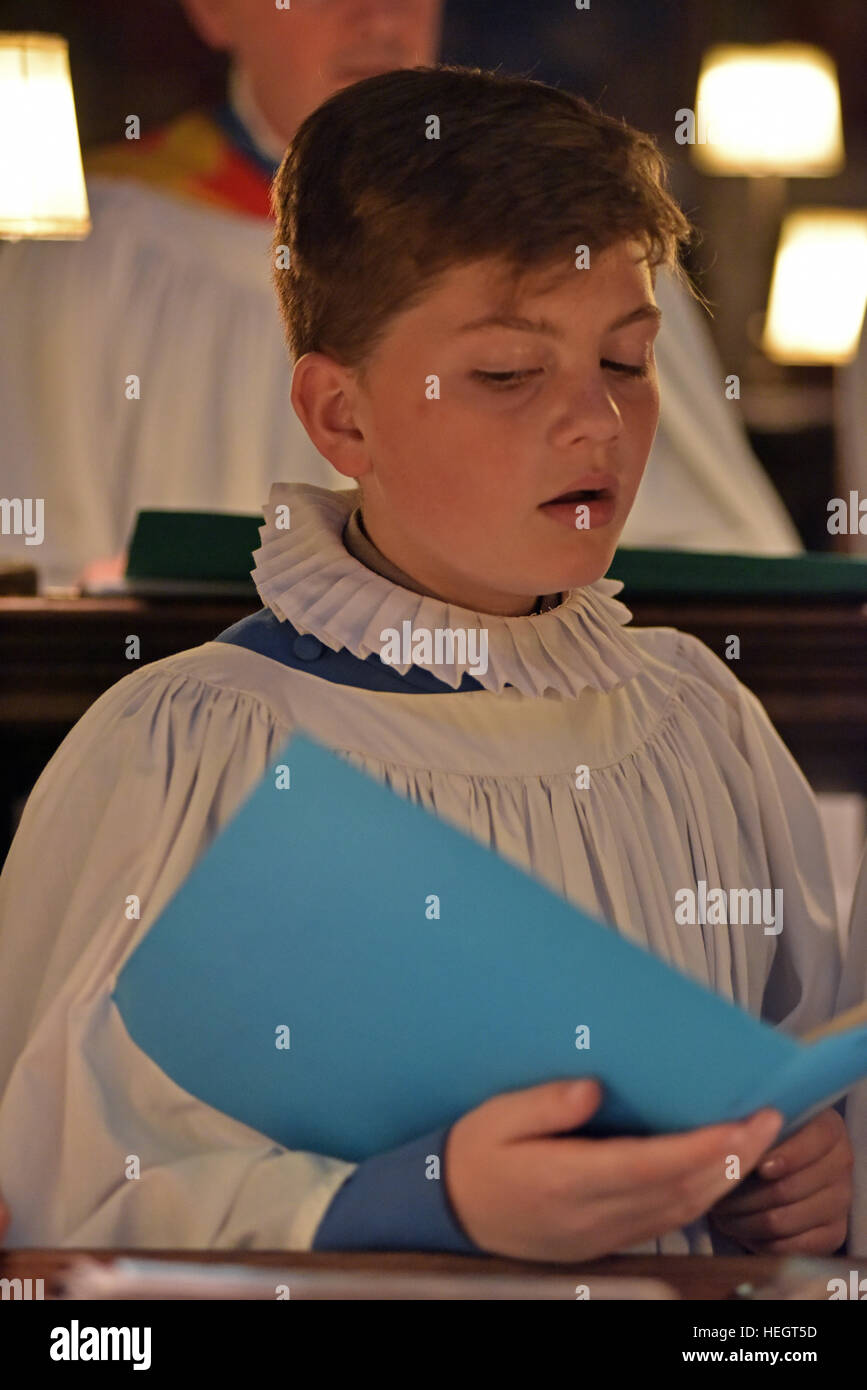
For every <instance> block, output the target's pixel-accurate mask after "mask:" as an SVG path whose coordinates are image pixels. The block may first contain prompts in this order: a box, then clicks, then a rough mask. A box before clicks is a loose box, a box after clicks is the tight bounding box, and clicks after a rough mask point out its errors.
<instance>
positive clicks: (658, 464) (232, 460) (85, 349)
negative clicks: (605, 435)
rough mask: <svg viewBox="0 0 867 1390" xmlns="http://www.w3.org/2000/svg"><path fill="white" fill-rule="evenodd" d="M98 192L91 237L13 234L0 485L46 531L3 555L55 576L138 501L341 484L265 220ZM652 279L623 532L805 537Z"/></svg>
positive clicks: (162, 503) (226, 506)
mask: <svg viewBox="0 0 867 1390" xmlns="http://www.w3.org/2000/svg"><path fill="white" fill-rule="evenodd" d="M88 191H89V194H90V200H91V212H92V217H93V232H92V234H91V236H90V237H89V238H88V239H87V240H86V241H83V242H76V243H60V242H54V243H52V242H43V243H37V242H24V241H22V242H20V243H18V244H17V245H7V246H3V247H0V303H2V306H3V313H2V322H0V419H2V421H3V436H4V438H3V443H2V445H0V448H2V454H0V475H2V486H0V491H2V494H3V496H6V497H20V498H28V497H41V498H43V499H44V502H45V529H46V534H45V540H44V543H43V544H42V545H41V546H38V547H37V546H29V545H26V544H25V542H24V538H23V537H21V536H13V535H8V536H3V535H2V534H0V558H3V559H16V560H24V561H27V562H28V563H31V564H36V565H38V566H39V567H40V570H41V578H42V582H43V584H46V583H48V584H52V583H59V584H63V583H70V582H72V581H73V580H74V579H75V578H76V576H77V575H78V573H79V572H80V571H81V569H82V568H83V567H84V565H85V564H87V563H88V562H89V561H91V560H95V559H99V558H104V557H106V556H108V555H114V554H117V553H118V552H119V551H121V550H122V549H123V548H124V547H125V546H126V544H127V542H128V540H129V535H130V531H131V527H132V524H133V521H134V518H135V514H136V511H137V510H138V509H139V508H141V507H170V508H171V507H177V508H193V509H195V508H199V509H208V510H214V511H242V512H255V511H256V510H257V509H258V507H259V505H260V502H261V499H262V498H263V497H265V496H267V493H268V487H269V486H270V483H271V481H272V480H273V479H274V478H285V479H286V480H287V481H290V482H309V483H314V484H317V485H321V486H324V487H329V488H332V487H335V488H336V487H342V486H347V483H346V480H344V479H343V478H342V477H341V475H339V474H338V473H337V472H336V471H335V470H334V469H333V468H332V466H331V464H330V463H328V461H327V460H326V459H324V458H323V457H322V455H321V454H320V453H319V452H318V451H317V450H316V449H315V448H314V446H313V444H312V443H311V441H310V439H309V438H308V436H307V434H306V432H305V430H304V429H303V427H302V426H301V424H300V422H299V420H298V417H297V416H296V415H295V412H294V410H293V409H292V406H291V403H290V400H289V388H290V379H291V371H290V365H289V362H288V359H287V355H286V349H285V345H284V341H283V336H282V329H281V327H280V322H279V316H278V310H277V304H276V297H275V293H274V290H273V288H272V286H271V281H270V260H269V242H270V223H267V222H265V221H263V220H261V219H259V218H252V217H246V216H235V215H232V214H229V213H225V212H222V211H217V210H216V209H213V208H209V207H199V206H196V205H195V204H194V203H192V202H182V201H180V200H178V199H176V198H174V197H171V196H168V195H164V194H161V193H158V192H156V191H154V190H153V189H151V188H147V187H145V186H143V185H139V184H136V183H134V182H132V181H127V180H113V179H105V178H91V179H90V180H89V181H88ZM657 294H658V298H659V302H660V304H661V305H662V307H663V311H664V315H665V318H664V322H663V328H662V330H661V332H660V335H659V340H658V348H657V357H658V361H659V372H660V384H661V392H662V413H661V422H660V426H659V430H658V432H657V437H656V440H655V442H654V445H653V449H652V451H651V456H650V461H649V464H648V472H647V476H646V478H645V481H644V483H643V485H642V488H641V489H640V492H639V495H638V499H637V501H636V503H635V506H634V508H633V511H632V514H631V516H630V518H629V520H628V521H627V524H626V529H625V531H624V535H623V542H624V544H626V545H652V546H656V545H661V546H677V547H682V548H685V549H694V550H702V549H704V550H729V551H744V552H755V553H758V554H777V553H786V552H794V551H796V550H798V549H799V548H800V547H799V542H798V539H797V535H796V532H795V530H794V528H793V526H792V524H791V522H790V521H789V519H788V517H787V514H786V512H785V509H784V508H783V506H782V503H781V502H780V500H779V498H778V497H777V495H776V493H775V492H774V490H773V488H772V486H771V484H770V482H769V481H768V479H767V478H766V476H765V474H764V473H763V472H762V469H761V467H760V465H759V464H758V462H757V460H756V459H755V457H754V456H753V454H752V453H751V452H750V449H749V446H748V444H747V441H746V436H745V435H744V432H743V428H742V426H741V424H740V423H739V419H738V416H737V411H738V406H737V403H736V402H732V401H726V399H725V396H724V388H723V382H724V377H723V371H722V367H721V364H720V363H719V362H718V360H717V358H716V356H715V352H714V348H713V345H712V342H711V338H710V334H709V332H708V330H707V327H706V324H705V323H703V322H702V311H701V310H699V308H698V307H697V306H696V304H695V302H694V301H693V300H692V299H691V298H690V296H689V295H688V294H687V293H686V291H685V290H683V289H682V288H681V287H680V286H679V285H676V284H674V283H673V282H671V281H670V280H669V279H668V277H667V276H666V275H664V274H663V275H660V277H659V282H658V285H657ZM130 375H136V376H138V377H139V380H140V393H141V394H140V399H139V400H134V399H133V400H129V399H127V396H126V394H125V391H126V379H127V377H128V376H130Z"/></svg>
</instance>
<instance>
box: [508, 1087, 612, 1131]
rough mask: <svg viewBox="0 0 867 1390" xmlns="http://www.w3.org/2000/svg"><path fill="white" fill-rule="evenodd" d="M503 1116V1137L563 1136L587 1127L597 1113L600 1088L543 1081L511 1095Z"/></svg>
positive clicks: (600, 1093) (599, 1101)
mask: <svg viewBox="0 0 867 1390" xmlns="http://www.w3.org/2000/svg"><path fill="white" fill-rule="evenodd" d="M501 1099H502V1100H508V1112H507V1114H506V1115H504V1116H503V1120H504V1137H506V1138H512V1139H525V1138H531V1137H532V1136H533V1135H539V1134H564V1133H566V1132H567V1131H568V1130H570V1129H577V1128H578V1127H579V1125H583V1124H586V1122H587V1120H589V1119H590V1116H591V1115H592V1114H593V1113H594V1112H595V1111H596V1110H598V1109H599V1105H600V1103H601V1101H602V1087H601V1086H600V1085H599V1082H598V1081H593V1080H592V1079H586V1080H583V1081H545V1082H543V1083H542V1085H541V1086H528V1087H527V1088H526V1089H525V1090H522V1091H513V1092H512V1093H511V1094H510V1095H509V1096H508V1097H506V1096H503V1097H501Z"/></svg>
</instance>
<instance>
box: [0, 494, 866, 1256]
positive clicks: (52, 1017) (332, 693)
mask: <svg viewBox="0 0 867 1390" xmlns="http://www.w3.org/2000/svg"><path fill="white" fill-rule="evenodd" d="M355 496H356V494H347V492H345V491H344V492H327V491H324V490H321V489H318V488H311V487H307V486H300V487H298V486H288V485H285V484H278V485H276V486H275V487H274V489H273V490H272V494H271V497H270V500H269V503H268V505H267V508H266V513H265V515H266V525H265V527H264V528H263V532H262V542H263V543H262V547H261V549H260V550H259V551H257V552H256V559H257V562H258V564H257V568H256V570H255V571H254V579H255V581H256V583H257V587H258V591H259V595H260V597H261V599H262V602H263V604H265V605H266V606H267V607H268V608H269V609H270V610H271V611H272V612H273V613H274V614H275V615H276V616H277V618H278V619H280V620H281V621H286V620H288V621H289V622H291V623H292V624H293V625H294V627H295V628H296V629H298V630H299V631H300V632H301V633H306V634H310V633H312V634H314V636H315V637H316V638H318V639H319V642H318V643H314V644H313V646H314V647H317V646H321V647H322V648H330V649H331V650H332V651H336V650H340V649H342V648H345V649H347V650H348V651H349V652H351V653H353V654H354V655H355V656H356V657H360V658H362V659H364V658H366V657H367V656H368V655H369V654H370V653H372V652H374V651H378V650H379V633H380V631H381V629H382V627H383V624H387V625H397V626H399V625H400V622H402V621H403V620H409V621H411V622H412V623H413V625H414V626H417V627H424V628H428V629H430V630H435V629H436V628H437V627H455V626H457V627H466V628H470V627H473V626H484V627H485V628H486V629H487V630H488V669H487V671H486V673H484V674H482V675H478V673H477V675H478V679H479V680H480V682H481V685H482V686H483V687H484V688H483V689H481V690H470V691H464V692H457V693H450V692H446V693H444V694H430V695H428V694H423V693H419V692H418V691H414V692H413V693H407V694H403V693H402V692H395V693H388V694H382V693H379V692H374V691H370V690H365V689H357V688H355V687H353V686H345V685H339V684H335V683H333V682H329V681H326V680H323V679H320V678H319V677H317V676H316V674H315V673H314V668H313V666H312V665H311V667H310V669H309V670H307V669H298V670H296V669H291V668H288V667H286V666H284V665H281V664H280V663H278V662H277V661H274V660H271V659H270V658H268V657H266V656H263V655H261V654H259V653H257V652H253V651H249V650H246V649H245V648H243V647H239V646H236V645H231V644H229V643H226V642H216V641H214V642H206V643H204V644H203V645H202V646H201V647H197V648H195V649H193V650H191V651H187V652H182V653H180V654H178V655H176V656H172V657H170V658H167V659H166V660H163V661H158V662H155V663H153V664H151V665H149V666H146V667H144V668H143V669H141V670H140V671H138V672H135V673H133V674H131V675H130V676H128V677H127V678H126V679H124V680H123V681H121V682H120V683H119V684H117V685H115V686H114V687H112V689H110V690H109V691H107V692H106V693H105V694H104V695H103V696H102V697H101V698H100V699H99V700H98V701H97V702H96V704H95V705H93V706H92V707H91V709H90V710H88V712H87V713H86V714H85V715H84V717H83V718H82V719H81V720H80V721H79V723H78V724H77V725H76V727H75V728H74V729H73V731H72V732H71V733H70V734H69V735H68V737H67V738H66V739H65V741H64V743H63V744H62V745H61V747H60V748H59V750H58V751H57V753H56V754H55V755H54V757H53V758H52V760H51V762H50V763H49V764H48V766H47V768H46V769H45V771H44V773H43V774H42V776H41V778H40V779H39V782H38V783H37V785H36V787H35V788H34V790H33V792H32V794H31V796H30V798H29V800H28V802H27V805H26V808H25V811H24V815H23V817H22V820H21V824H20V826H19V829H18V833H17V836H16V838H15V840H14V843H13V845H12V848H11V851H10V854H9V857H8V860H7V862H6V865H5V868H4V870H3V874H2V876H0V980H2V981H4V1021H3V1028H2V1037H0V1092H2V1094H3V1099H2V1103H0V1188H3V1190H4V1191H5V1195H6V1197H7V1199H8V1202H9V1206H10V1208H11V1211H12V1218H13V1227H12V1231H11V1234H10V1240H11V1242H12V1243H13V1244H17V1245H65V1246H76V1245H77V1246H88V1245H91V1246H101V1245H117V1246H167V1245H171V1246H179V1247H190V1248H195V1247H218V1248H232V1247H245V1248H289V1249H304V1248H309V1247H310V1245H311V1243H312V1242H313V1240H314V1238H315V1233H316V1230H317V1227H318V1225H319V1223H320V1221H321V1220H322V1218H323V1214H324V1213H325V1212H326V1211H327V1209H328V1207H329V1204H330V1203H331V1201H332V1199H333V1198H334V1196H335V1194H336V1193H337V1191H338V1189H339V1188H340V1187H341V1184H342V1183H343V1181H344V1179H345V1178H347V1177H348V1176H349V1174H350V1173H351V1172H352V1171H353V1165H351V1164H347V1163H345V1162H343V1161H341V1160H338V1159H336V1158H334V1157H332V1156H329V1155H317V1154H310V1153H301V1152H291V1151H287V1150H285V1149H282V1148H281V1147H280V1146H279V1145H277V1144H275V1143H273V1142H272V1141H271V1140H269V1139H268V1138H266V1137H265V1136H264V1135H263V1134H259V1133H257V1132H255V1131H254V1130H252V1129H250V1128H248V1127H246V1126H245V1125H242V1124H240V1123H238V1122H236V1121H234V1120H232V1119H230V1118H229V1117H228V1116H226V1115H224V1114H221V1113H219V1112H217V1111H216V1110H214V1109H212V1108H211V1107H209V1106H208V1105H206V1104H204V1103H203V1102H201V1101H199V1100H197V1099H196V1098H194V1097H193V1096H191V1095H190V1094H188V1093H187V1092H185V1091H183V1090H182V1089H181V1088H179V1087H178V1086H177V1085H175V1084H174V1083H173V1082H172V1081H171V1080H170V1079H169V1078H168V1077H167V1076H166V1075H165V1074H164V1073H163V1072H162V1071H161V1070H160V1069H159V1068H158V1067H157V1066H156V1065H155V1064H154V1063H153V1062H152V1061H151V1060H150V1059H149V1058H148V1057H147V1056H146V1055H145V1054H144V1053H142V1052H141V1051H140V1050H139V1049H138V1048H137V1047H136V1046H135V1045H134V1044H133V1043H132V1041H131V1039H130V1038H129V1036H128V1034H127V1033H126V1030H125V1028H124V1026H123V1024H122V1022H121V1019H120V1016H119V1014H118V1011H117V1009H116V1007H115V1006H114V1004H113V1003H112V1001H111V993H112V989H113V985H114V981H115V979H116V976H117V973H118V971H119V970H120V968H121V967H122V966H123V964H124V962H125V961H126V959H127V958H128V956H129V954H130V953H131V951H132V950H133V949H134V948H135V946H136V945H137V943H138V942H139V941H141V939H142V937H143V936H144V935H145V933H146V932H147V930H148V929H149V927H150V925H151V924H152V923H153V922H154V921H155V919H156V918H157V917H158V915H159V913H160V911H161V910H162V908H163V907H164V906H165V905H166V903H167V902H168V900H169V898H170V897H171V896H172V895H173V894H174V892H175V891H176V890H177V888H178V887H179V885H180V884H181V883H182V882H183V881H184V879H185V878H186V876H187V875H188V874H189V872H190V870H191V869H192V867H193V865H194V864H195V863H196V861H197V859H198V858H199V856H200V855H201V854H202V852H203V851H204V850H205V849H206V847H207V846H208V845H209V844H210V843H211V841H212V840H213V838H214V836H215V835H216V834H217V833H218V831H219V830H220V829H221V828H222V827H223V826H224V825H225V824H226V823H227V822H228V820H229V819H230V817H231V816H232V815H233V813H234V812H235V810H236V809H237V808H238V806H239V805H240V803H241V801H242V800H243V799H244V798H245V797H246V795H247V794H248V793H249V792H250V791H251V790H252V788H253V787H254V786H255V785H256V783H257V782H258V781H259V779H260V778H261V777H262V776H263V775H264V774H265V772H266V769H267V768H268V767H269V766H271V765H272V764H273V762H274V761H275V759H276V755H277V754H278V753H279V752H280V750H281V748H282V746H283V744H284V743H285V741H286V739H287V738H288V737H289V735H290V733H291V732H292V731H293V730H294V729H304V730H305V731H307V732H308V733H310V734H312V736H313V737H314V738H316V739H318V740H319V741H321V742H322V743H324V744H326V745H328V746H330V747H332V748H334V749H335V750H337V751H338V752H339V753H340V754H341V755H342V756H345V757H346V758H348V759H349V760H350V761H351V762H353V763H354V764H356V765H357V766H359V767H361V768H363V769H365V770H366V771H368V772H369V773H370V774H371V775H372V776H374V777H376V778H379V779H381V780H384V781H385V782H386V783H387V784H388V785H390V786H391V787H392V788H393V789H394V790H395V791H396V792H397V793H398V794H401V795H405V796H407V797H408V798H410V799H411V800H414V801H418V802H421V803H423V804H424V805H426V806H428V807H429V808H430V809H431V810H432V811H433V812H434V813H435V814H437V815H439V816H441V817H442V818H444V819H446V820H448V821H449V822H451V823H452V824H455V825H457V826H458V827H460V828H462V829H463V830H464V831H465V832H467V833H469V834H470V835H473V836H475V837H477V838H478V839H479V840H480V841H481V842H482V843H484V844H487V845H490V846H491V847H493V848H494V849H495V850H496V851H497V852H498V853H500V854H502V855H503V856H505V857H506V858H508V859H510V860H512V861H513V862H515V863H517V864H518V865H520V866H522V867H524V868H525V869H527V870H529V871H531V872H533V873H535V874H536V875H538V876H539V877H541V878H542V879H543V880H544V881H545V882H547V883H548V884H549V886H551V887H552V888H553V889H554V890H555V891H557V892H559V893H561V894H563V895H564V896H565V897H566V898H567V899H569V900H570V901H573V902H575V903H577V904H578V905H580V906H581V907H583V908H585V909H587V910H589V911H591V912H594V913H596V914H598V915H600V916H601V917H603V918H605V919H606V920H607V921H608V922H609V923H610V924H611V927H612V929H613V930H617V931H620V932H622V933H623V934H624V935H626V936H628V937H630V938H631V939H633V940H634V941H636V942H638V943H640V944H642V945H644V946H646V947H648V948H649V949H650V950H652V951H653V952H655V953H656V954H658V955H659V956H661V957H662V958H664V959H665V960H667V961H669V962H671V964H673V965H674V966H676V967H678V968H680V969H681V970H683V971H685V972H686V973H688V974H690V975H692V976H693V977H694V978H695V979H697V980H700V981H701V982H703V983H704V984H706V985H707V986H709V987H710V988H712V989H714V990H716V991H717V992H718V993H719V994H721V995H723V996H724V997H726V998H728V999H733V1000H736V1001H737V1002H738V1003H739V1004H741V1005H742V1006H743V1007H744V1008H746V1009H748V1010H749V1011H750V1012H752V1013H753V1014H755V1015H761V1016H763V1017H764V1018H766V1019H768V1020H769V1021H771V1022H773V1023H779V1024H780V1025H781V1026H782V1027H784V1028H785V1029H787V1030H789V1031H791V1032H792V1033H794V1034H798V1033H800V1032H801V1031H803V1030H806V1029H808V1028H810V1027H812V1026H814V1025H815V1024H817V1023H818V1022H820V1021H822V1020H824V1019H825V1018H827V1017H828V1016H829V1014H830V1012H831V1008H832V1005H833V1002H834V998H835V994H836V991H837V988H838V975H839V959H838V956H839V948H838V943H837V936H836V932H835V925H834V894H833V888H832V884H831V877H830V871H829V866H828V857H827V851H826V847H825V843H824V838H823V835H822V830H821V826H820V824H819V820H818V816H817V812H816V806H815V802H814V799H813V796H812V793H811V792H810V790H809V787H808V786H807V784H806V782H805V780H804V778H803V777H802V775H801V773H800V772H799V770H798V768H797V766H796V765H795V763H794V761H793V759H792V758H791V756H790V754H789V753H788V751H787V750H786V748H785V747H784V745H783V743H782V742H781V740H780V739H779V737H778V736H777V734H776V733H775V731H774V730H773V728H772V726H771V724H770V722H769V721H768V719H767V716H766V715H765V713H764V711H763V710H762V708H761V706H760V705H759V703H758V701H757V700H756V699H755V698H754V696H752V695H751V694H750V693H749V692H748V691H747V690H746V689H745V687H744V686H743V685H741V684H740V682H739V681H738V680H737V678H736V677H735V676H734V675H733V674H732V672H731V671H730V670H729V669H728V668H727V667H726V666H725V664H724V663H723V662H722V661H720V660H719V659H718V658H717V657H716V656H714V655H713V654H712V653H711V652H710V651H709V650H708V649H707V648H706V647H704V646H703V645H702V644H701V643H700V642H699V641H697V640H696V639H694V638H692V637H689V636H686V635H684V634H681V633H677V632H674V631H671V630H668V629H646V630H634V631H633V630H632V629H631V628H630V627H628V626H627V624H628V622H629V617H630V615H629V612H628V610H627V609H626V608H625V607H624V606H623V605H622V604H621V603H620V602H618V601H617V600H616V599H615V598H614V597H613V595H614V594H615V593H617V592H618V588H619V586H618V584H617V583H616V582H614V581H612V580H608V579H605V580H600V581H598V582H597V583H595V584H592V585H590V586H588V587H586V588H581V589H575V590H572V591H571V592H570V593H568V594H567V595H565V596H564V597H563V601H562V602H561V603H559V604H555V605H554V606H553V607H551V608H549V609H547V611H542V612H540V613H539V614H536V615H531V616H527V617H516V618H507V617H491V616H490V615H481V614H478V613H473V612H470V611H469V610H465V609H461V608H455V607H454V606H448V607H447V606H446V605H444V604H443V603H441V602H440V601H439V600H437V599H434V598H431V597H429V596H425V595H423V594H419V593H415V592H411V591H409V590H408V589H407V588H405V587H402V586H400V585H397V584H395V583H393V582H392V581H391V580H390V579H388V578H387V577H385V576H384V575H382V574H379V573H376V572H375V571H374V570H373V569H371V568H369V567H367V566H366V565H364V564H362V563H361V561H360V560H358V559H357V558H355V556H354V555H353V554H350V552H349V551H348V550H347V549H346V546H345V544H344V539H343V532H344V527H345V523H346V521H347V518H348V516H349V514H350V509H351V507H352V504H353V498H354V497H355ZM284 503H285V504H287V505H289V506H290V508H291V515H292V528H291V531H284V530H280V529H278V528H277V527H276V526H275V524H274V517H275V511H274V509H275V507H277V506H278V505H280V504H284ZM305 650H306V649H305ZM310 659H311V661H313V660H315V657H311V658H310ZM464 670H465V668H464V667H461V666H460V665H456V666H452V667H448V668H443V669H442V670H439V669H437V668H434V670H433V674H434V675H436V676H439V677H440V679H442V680H444V681H446V682H447V683H448V684H449V685H451V686H452V687H457V685H458V684H459V683H460V680H461V676H462V675H463V673H464ZM506 687H508V688H506ZM579 762H580V763H584V764H587V766H588V767H589V769H590V783H591V788H592V790H590V791H589V792H588V791H586V790H576V788H575V785H574V775H573V774H574V767H575V765H576V763H579ZM383 854H384V855H387V847H386V846H384V847H383ZM275 872H279V865H275ZM700 879H704V880H705V881H707V882H708V883H709V884H711V885H720V886H723V887H726V888H728V887H735V886H737V887H748V888H760V889H774V888H777V889H782V891H783V902H784V905H785V924H784V927H783V930H782V932H781V933H780V934H779V935H778V936H772V935H766V934H765V933H764V932H763V930H762V928H761V927H758V926H741V927H728V926H709V925H705V926H694V927H690V926H685V925H678V924H677V923H676V922H675V916H674V906H675V895H676V894H677V893H678V891H680V890H682V889H683V888H686V887H690V886H694V885H695V883H696V882H697V881H698V880H700ZM131 894H135V895H136V896H137V897H138V899H139V901H140V904H141V916H140V919H135V920H129V918H128V917H127V915H126V911H125V908H126V904H127V901H128V898H129V895H131ZM287 911H291V895H290V901H289V904H288V906H287ZM242 930H243V923H239V931H242ZM131 1155H135V1156H136V1157H137V1158H138V1160H139V1163H140V1177H137V1178H130V1177H128V1176H127V1172H128V1159H129V1157H130V1156H131ZM856 1234H857V1233H856ZM857 1238H859V1239H860V1238H862V1237H861V1236H858V1237H857ZM641 1248H642V1249H644V1250H648V1251H660V1252H668V1253H686V1252H695V1253H710V1252H711V1251H712V1250H713V1249H714V1248H716V1249H717V1250H719V1249H723V1250H725V1249H731V1245H730V1243H728V1242H726V1241H724V1240H721V1238H720V1237H718V1236H712V1234H711V1231H710V1228H709V1227H708V1224H707V1221H706V1220H705V1219H702V1220H700V1221H698V1222H696V1223H694V1224H693V1225H692V1226H690V1227H689V1228H688V1229H686V1230H682V1231H674V1232H671V1233H670V1234H668V1235H665V1236H663V1237H661V1238H660V1239H659V1240H658V1241H652V1242H649V1243H648V1244H647V1245H646V1246H643V1247H641Z"/></svg>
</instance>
